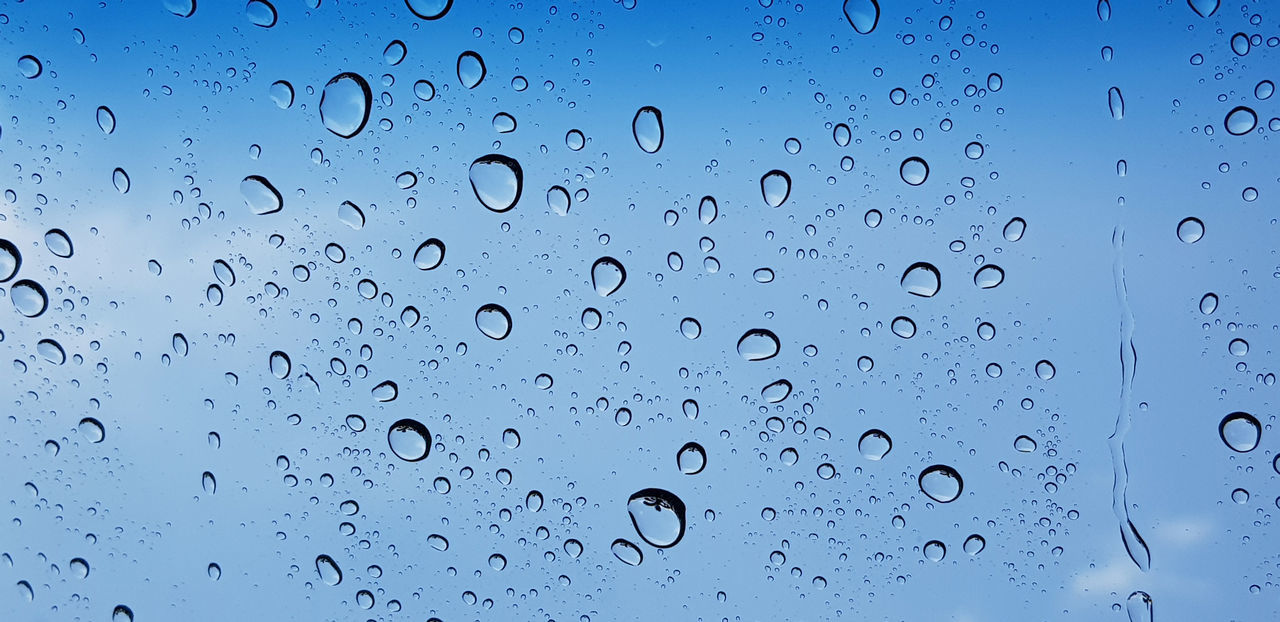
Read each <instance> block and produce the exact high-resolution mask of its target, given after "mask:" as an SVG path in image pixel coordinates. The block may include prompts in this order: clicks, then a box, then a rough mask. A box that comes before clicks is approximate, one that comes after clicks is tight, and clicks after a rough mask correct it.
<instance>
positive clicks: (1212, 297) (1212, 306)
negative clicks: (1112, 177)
mask: <svg viewBox="0 0 1280 622" xmlns="http://www.w3.org/2000/svg"><path fill="white" fill-rule="evenodd" d="M1217 310H1218V295H1217V294H1215V293H1213V292H1209V293H1207V294H1205V295H1204V296H1203V297H1202V298H1200V312H1201V313H1203V314H1205V315H1212V314H1213V312H1214V311H1217Z"/></svg>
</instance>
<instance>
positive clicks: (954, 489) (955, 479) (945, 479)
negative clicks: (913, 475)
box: [918, 464, 964, 503]
mask: <svg viewBox="0 0 1280 622" xmlns="http://www.w3.org/2000/svg"><path fill="white" fill-rule="evenodd" d="M918 483H919V485H920V491H921V492H923V493H924V494H925V495H927V496H928V497H929V498H930V499H933V500H934V501H937V502H938V503H951V502H952V501H955V500H956V499H957V498H959V497H960V493H961V492H963V491H964V480H962V479H960V474H959V473H957V472H956V470H955V469H953V468H951V467H949V466H946V465H941V464H935V465H933V466H931V467H928V468H926V469H925V470H923V471H921V472H920V477H919V479H918Z"/></svg>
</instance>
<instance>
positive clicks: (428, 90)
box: [413, 80, 436, 102]
mask: <svg viewBox="0 0 1280 622" xmlns="http://www.w3.org/2000/svg"><path fill="white" fill-rule="evenodd" d="M413 96H414V97H417V98H418V99H421V100H422V101H424V102H429V101H431V100H432V99H434V98H435V96H436V85H434V84H432V83H431V81H430V80H418V81H417V82H414V83H413Z"/></svg>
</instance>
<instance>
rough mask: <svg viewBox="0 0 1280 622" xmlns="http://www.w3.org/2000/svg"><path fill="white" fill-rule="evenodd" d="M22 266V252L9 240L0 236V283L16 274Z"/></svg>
mask: <svg viewBox="0 0 1280 622" xmlns="http://www.w3.org/2000/svg"><path fill="white" fill-rule="evenodd" d="M21 267H22V253H20V252H18V247H17V246H15V245H14V244H13V242H10V241H9V240H6V239H3V238H0V283H4V282H6V281H8V280H9V279H12V278H13V277H15V276H17V274H18V268H21Z"/></svg>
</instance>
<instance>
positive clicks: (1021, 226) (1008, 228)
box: [1004, 218, 1027, 242]
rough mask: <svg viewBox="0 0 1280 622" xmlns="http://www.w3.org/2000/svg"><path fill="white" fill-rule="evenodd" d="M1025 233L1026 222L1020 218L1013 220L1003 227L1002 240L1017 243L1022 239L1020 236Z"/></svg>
mask: <svg viewBox="0 0 1280 622" xmlns="http://www.w3.org/2000/svg"><path fill="white" fill-rule="evenodd" d="M1026 232H1027V221H1025V220H1023V219H1021V218H1013V219H1012V220H1010V221H1009V223H1008V224H1006V225H1005V226H1004V239H1006V240H1008V241H1010V242H1017V241H1018V240H1021V239H1022V235H1023V234H1024V233H1026Z"/></svg>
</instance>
